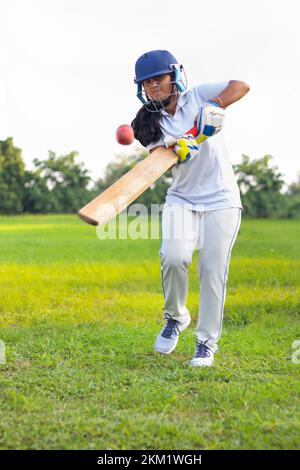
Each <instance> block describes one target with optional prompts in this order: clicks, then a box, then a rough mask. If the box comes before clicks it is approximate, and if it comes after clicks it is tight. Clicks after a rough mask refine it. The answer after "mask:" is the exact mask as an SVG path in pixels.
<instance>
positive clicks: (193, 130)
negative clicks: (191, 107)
mask: <svg viewBox="0 0 300 470" xmlns="http://www.w3.org/2000/svg"><path fill="white" fill-rule="evenodd" d="M187 134H192V135H193V136H194V137H196V135H197V134H198V127H197V123H196V122H195V125H194V127H192V128H191V129H190V130H189V131H187ZM207 137H208V136H207V135H204V134H202V135H201V136H200V137H198V139H196V141H197V143H198V144H201V143H202V142H203V141H204V140H206V139H207Z"/></svg>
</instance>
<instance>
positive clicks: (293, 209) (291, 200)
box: [286, 172, 300, 218]
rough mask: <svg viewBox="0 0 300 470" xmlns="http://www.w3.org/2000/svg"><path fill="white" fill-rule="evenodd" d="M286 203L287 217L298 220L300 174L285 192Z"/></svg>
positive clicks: (299, 215) (299, 209)
mask: <svg viewBox="0 0 300 470" xmlns="http://www.w3.org/2000/svg"><path fill="white" fill-rule="evenodd" d="M286 198H287V201H288V209H287V217H288V218H296V217H297V218H299V217H300V172H299V173H298V179H297V181H295V182H293V183H291V184H290V185H289V186H288V190H287V192H286Z"/></svg>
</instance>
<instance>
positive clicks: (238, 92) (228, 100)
mask: <svg viewBox="0 0 300 470" xmlns="http://www.w3.org/2000/svg"><path fill="white" fill-rule="evenodd" d="M249 90H250V86H249V85H248V83H246V82H241V81H239V80H230V82H229V83H228V86H227V87H226V88H225V89H224V90H223V91H222V92H221V93H219V94H218V95H217V96H215V97H212V98H211V99H212V101H214V102H215V103H218V104H219V105H220V106H221V107H222V108H223V109H225V108H227V107H228V106H230V105H231V104H233V103H235V102H236V101H238V100H240V99H241V98H243V96H245V95H246V94H247V93H248V91H249Z"/></svg>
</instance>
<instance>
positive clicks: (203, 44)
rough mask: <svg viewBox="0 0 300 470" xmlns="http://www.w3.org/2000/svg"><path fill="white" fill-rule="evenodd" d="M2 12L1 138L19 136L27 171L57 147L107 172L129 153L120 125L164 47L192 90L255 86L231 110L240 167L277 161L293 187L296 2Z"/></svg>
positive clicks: (6, 1)
mask: <svg viewBox="0 0 300 470" xmlns="http://www.w3.org/2000/svg"><path fill="white" fill-rule="evenodd" d="M0 13H1V28H0V57H1V73H0V124H1V125H0V140H4V139H5V138H6V137H8V136H12V137H13V138H14V141H15V144H16V145H17V146H18V147H20V148H22V149H23V156H24V158H25V161H26V163H27V164H28V166H29V167H30V166H31V162H32V160H33V158H40V159H43V158H46V157H47V154H48V150H53V151H55V152H57V153H58V154H62V153H68V152H69V151H71V150H77V151H78V152H79V153H80V159H81V160H83V161H84V162H85V165H86V167H87V168H88V169H89V170H90V171H91V176H92V177H93V178H97V177H99V176H101V175H102V174H103V170H104V168H105V166H106V165H107V163H109V161H111V160H112V159H113V158H114V154H115V153H116V152H120V151H123V150H124V147H122V146H120V145H119V144H117V143H116V142H115V130H116V128H117V127H118V126H119V125H120V124H122V123H130V122H131V120H132V119H133V118H134V116H135V114H136V112H137V110H138V109H139V108H140V104H139V101H138V100H137V98H136V96H135V93H136V89H135V85H134V83H133V77H134V64H135V61H136V59H137V58H138V57H139V56H140V55H141V54H143V53H144V52H147V51H149V50H153V49H167V50H169V51H170V52H172V53H173V54H174V55H175V57H176V58H177V59H178V61H179V62H181V63H183V65H184V67H185V70H186V73H187V76H188V80H189V85H190V86H194V85H198V84H200V83H207V82H218V81H223V80H231V79H236V80H245V81H247V82H248V83H249V84H250V86H251V91H250V93H249V94H248V95H247V96H246V97H245V98H244V99H243V100H241V101H239V102H238V103H236V104H234V105H233V106H232V107H230V108H228V110H227V118H226V128H225V129H224V135H225V138H226V140H227V143H228V147H229V151H230V155H231V160H232V162H233V163H236V162H238V161H240V160H241V154H242V153H246V154H248V155H250V156H251V157H252V158H258V157H262V156H263V155H265V154H267V153H268V154H271V155H273V157H274V164H276V165H278V166H279V169H280V170H281V171H282V172H283V173H284V174H285V179H286V181H288V182H290V181H293V180H295V179H296V177H297V172H298V171H299V170H300V151H299V145H298V142H297V136H298V132H299V131H298V126H299V124H300V118H299V109H300V3H299V1H297V0H285V1H284V2H282V1H278V0H251V1H250V0H244V1H242V0H227V1H224V0H214V1H212V2H207V0H206V1H203V0H191V1H188V0H187V1H185V2H184V1H182V0H151V1H149V2H147V1H141V0H140V1H138V0H128V1H127V2H125V1H122V0H109V1H107V0H105V1H104V0H0ZM136 145H137V143H135V144H133V147H134V146H136ZM127 149H130V147H129V148H127Z"/></svg>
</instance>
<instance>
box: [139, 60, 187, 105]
mask: <svg viewBox="0 0 300 470" xmlns="http://www.w3.org/2000/svg"><path fill="white" fill-rule="evenodd" d="M170 66H171V67H172V71H170V74H172V75H173V77H174V78H173V80H171V81H170V85H172V92H171V93H170V94H169V96H168V97H167V98H166V99H164V100H157V101H155V100H153V99H152V98H151V97H150V96H148V95H147V94H146V92H145V90H144V89H143V85H142V83H137V94H136V96H137V97H138V99H139V100H140V101H141V103H143V104H144V105H145V106H146V108H147V110H148V111H150V112H158V111H160V110H161V109H164V108H165V107H166V106H168V105H169V101H170V98H171V96H174V95H177V93H178V92H179V93H182V92H183V91H185V90H186V89H187V79H186V75H185V71H184V68H183V66H182V65H179V64H171V65H170ZM163 75H165V74H163ZM154 76H157V75H154ZM148 78H152V77H148ZM174 85H175V87H174ZM174 88H175V90H174Z"/></svg>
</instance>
